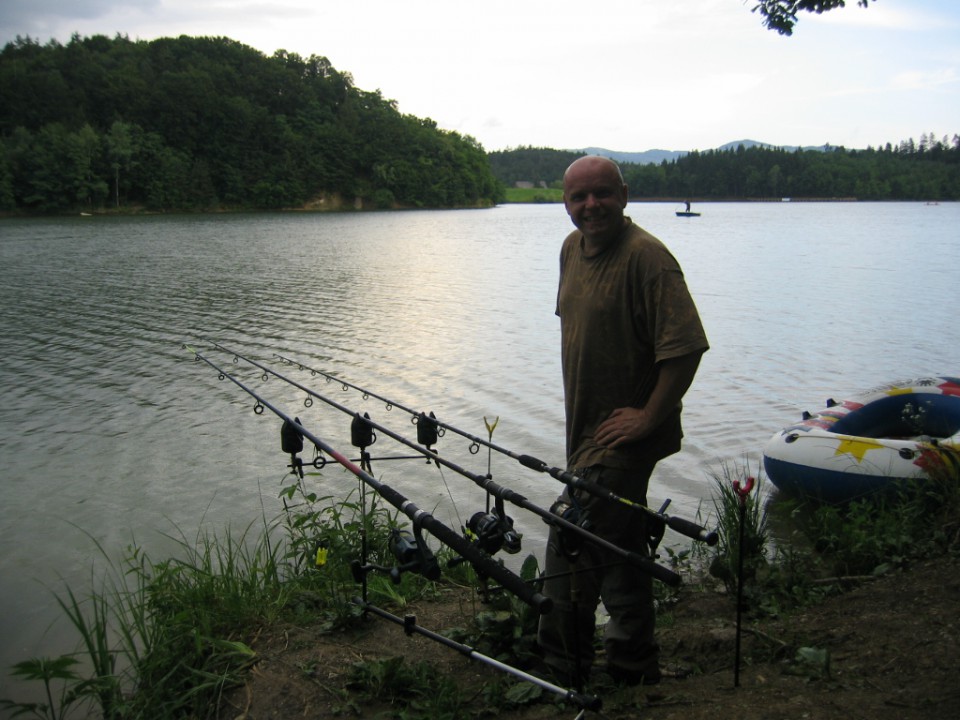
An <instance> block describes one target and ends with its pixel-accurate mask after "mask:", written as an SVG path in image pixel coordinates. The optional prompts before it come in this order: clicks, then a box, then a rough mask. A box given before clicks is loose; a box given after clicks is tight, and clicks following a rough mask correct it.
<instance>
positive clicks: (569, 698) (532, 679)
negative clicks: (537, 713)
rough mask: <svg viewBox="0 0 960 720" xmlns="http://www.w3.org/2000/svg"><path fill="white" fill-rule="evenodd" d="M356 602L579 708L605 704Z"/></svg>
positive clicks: (409, 632) (407, 618) (409, 617)
mask: <svg viewBox="0 0 960 720" xmlns="http://www.w3.org/2000/svg"><path fill="white" fill-rule="evenodd" d="M353 603H354V605H357V606H359V607H360V608H362V609H363V610H364V611H365V612H371V613H373V614H374V615H376V616H377V617H380V618H383V619H384V620H389V621H390V622H392V623H395V624H397V625H400V626H401V627H403V630H404V632H405V633H406V634H407V635H413V634H414V633H416V634H418V635H423V636H424V637H426V638H429V639H430V640H433V641H435V642H438V643H440V644H441V645H445V646H446V647H448V648H452V649H453V650H456V651H457V652H459V653H461V654H462V655H466V656H467V657H469V658H471V659H473V660H479V661H480V662H483V663H486V664H487V665H490V666H491V667H494V668H496V669H497V670H501V671H503V672H505V673H507V674H509V675H513V676H514V677H516V678H519V679H521V680H524V681H526V682H529V683H533V684H534V685H537V686H539V687H541V688H543V689H544V690H546V691H548V692H551V693H554V694H555V695H560V696H561V697H562V698H563V699H564V700H565V701H566V702H568V703H570V704H571V705H575V706H576V707H578V708H581V710H584V711H585V710H599V709H600V708H601V707H602V705H603V701H602V700H601V699H600V698H598V697H596V696H593V695H585V694H583V693H580V692H575V691H573V690H568V689H566V688H562V687H560V686H558V685H554V684H553V683H550V682H547V681H546V680H543V679H541V678H538V677H536V676H535V675H531V674H530V673H527V672H524V671H523V670H520V669H519V668H515V667H513V666H512V665H507V664H506V663H503V662H500V661H499V660H495V659H494V658H492V657H489V656H487V655H484V654H483V653H480V652H477V651H476V650H475V649H473V648H472V647H470V646H469V645H465V644H463V643H460V642H457V641H456V640H452V639H450V638H448V637H445V636H443V635H440V634H438V633H435V632H432V631H430V630H427V629H426V628H424V627H422V626H420V625H418V624H417V618H416V616H415V615H406V616H405V617H402V618H401V617H398V616H396V615H393V614H392V613H389V612H387V611H386V610H383V609H381V608H378V607H377V606H376V605H371V604H370V603H368V602H364V601H363V600H361V599H360V598H358V597H355V598H353ZM582 716H583V713H581V714H580V715H578V716H577V717H578V718H580V717H582Z"/></svg>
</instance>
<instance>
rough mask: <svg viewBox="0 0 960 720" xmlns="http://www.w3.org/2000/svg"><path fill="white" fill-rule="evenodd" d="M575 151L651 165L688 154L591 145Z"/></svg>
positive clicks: (619, 160) (680, 151) (681, 151)
mask: <svg viewBox="0 0 960 720" xmlns="http://www.w3.org/2000/svg"><path fill="white" fill-rule="evenodd" d="M574 152H581V153H585V154H587V155H601V156H603V157H608V158H610V159H611V160H616V161H617V162H624V163H636V164H637V165H651V164H658V163H661V162H663V161H664V160H666V161H668V162H669V161H671V160H676V159H677V158H681V157H683V156H684V155H686V154H687V152H688V151H687V150H645V151H643V152H621V151H618V150H607V149H606V148H598V147H589V148H580V149H578V150H575V151H574Z"/></svg>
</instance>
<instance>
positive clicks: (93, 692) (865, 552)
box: [0, 466, 960, 720]
mask: <svg viewBox="0 0 960 720" xmlns="http://www.w3.org/2000/svg"><path fill="white" fill-rule="evenodd" d="M749 475H751V472H750V468H749V467H742V468H741V467H736V466H734V467H727V466H724V467H723V468H722V469H721V471H720V472H718V473H716V474H715V475H714V486H713V502H714V510H715V512H716V518H717V520H716V528H717V531H718V534H719V538H720V540H719V542H718V544H717V545H716V547H714V548H706V547H705V546H703V545H695V546H692V547H691V549H690V550H689V551H681V552H676V551H673V552H670V553H669V555H670V561H671V562H672V563H673V564H674V565H675V566H679V567H682V569H683V570H684V573H685V574H692V573H698V572H708V573H709V576H711V577H712V578H713V579H714V581H716V582H721V583H723V584H724V585H725V586H726V587H727V588H728V590H731V591H732V590H733V589H734V588H737V587H739V586H742V587H743V589H744V591H745V593H746V595H745V598H744V599H745V601H746V602H745V606H746V607H749V608H750V612H752V613H763V614H769V615H777V614H779V613H782V612H786V611H789V609H791V608H794V607H798V606H802V605H804V604H806V603H811V602H815V601H817V600H818V599H819V598H822V597H823V596H824V595H825V594H828V593H831V592H837V591H838V587H840V585H842V582H841V580H842V578H843V577H845V576H850V575H851V574H853V575H864V574H877V573H883V572H888V571H890V570H891V569H893V568H896V567H898V566H900V565H903V564H906V563H907V562H909V561H910V560H911V559H913V558H918V557H929V556H933V555H936V554H942V553H945V552H957V551H958V550H960V483H958V481H957V478H956V477H955V476H951V475H945V476H944V477H943V478H941V479H939V480H935V481H931V482H927V483H924V484H922V485H914V486H911V487H906V488H901V489H900V490H899V491H898V492H895V493H892V494H890V495H888V496H884V497H879V498H873V499H872V500H863V501H860V502H857V503H852V504H850V505H848V506H845V507H836V506H816V505H812V504H810V503H807V502H804V501H802V500H796V501H790V502H778V506H779V510H778V513H777V515H778V517H772V516H771V514H770V513H769V512H768V508H767V507H766V505H765V503H764V500H763V498H764V497H765V493H764V492H763V489H764V488H763V478H762V477H760V476H759V474H758V475H757V478H756V479H757V487H755V488H754V489H753V491H752V492H751V493H749V494H747V495H746V496H745V497H744V498H743V503H742V504H741V497H740V496H739V495H738V494H737V493H736V491H735V490H734V482H739V483H740V484H741V485H744V484H745V481H746V478H747V477H748V476H749ZM308 478H309V476H308ZM306 482H307V481H306V480H305V479H295V480H294V481H293V482H292V483H291V484H289V485H287V486H286V487H284V488H283V490H282V491H281V493H280V497H281V499H282V502H283V511H282V512H281V513H280V515H279V516H278V517H277V518H276V519H274V520H272V521H268V520H266V519H265V518H264V519H261V520H260V521H258V522H256V523H253V524H251V525H250V526H248V527H246V528H244V529H243V530H242V531H241V532H239V533H234V532H230V531H227V532H226V533H225V534H224V536H222V537H218V536H213V535H209V534H205V533H200V534H198V535H197V536H196V537H193V538H188V537H186V536H185V535H184V534H183V533H182V532H179V531H178V532H177V533H174V534H173V535H171V536H170V537H171V538H172V539H173V540H175V542H176V543H177V546H178V548H179V550H178V552H177V553H176V554H175V557H173V558H165V559H163V560H159V561H158V560H154V559H152V558H150V557H149V556H148V555H147V554H146V553H145V551H143V549H142V548H139V547H137V546H135V545H133V546H131V547H128V548H127V550H126V552H125V553H124V555H123V557H122V559H121V560H119V561H117V562H114V561H111V560H110V559H109V554H108V553H107V552H106V551H105V550H104V549H103V548H101V547H100V546H99V545H97V547H98V549H99V551H100V555H101V556H102V557H103V559H104V561H105V567H106V570H105V572H104V573H103V576H102V577H99V578H98V577H92V578H91V588H92V589H91V590H90V591H88V592H86V593H83V594H80V593H78V592H77V591H76V590H75V589H73V588H69V587H68V588H66V589H65V590H64V591H62V593H60V594H58V595H57V596H56V600H57V602H58V604H59V607H60V609H61V611H62V612H63V614H64V616H65V617H66V618H67V619H68V621H69V623H70V625H71V626H72V628H73V630H74V631H75V632H76V635H77V638H78V647H77V650H76V652H74V653H71V654H68V655H63V656H60V657H57V658H46V657H36V658H31V659H28V660H24V661H22V662H20V663H17V664H16V665H15V666H14V667H13V668H12V670H11V673H12V674H13V675H14V676H16V677H18V678H20V679H21V680H27V681H32V682H36V683H39V684H40V685H41V686H42V688H43V697H44V700H43V701H42V702H35V703H22V702H16V701H14V700H10V699H6V700H2V701H0V708H3V709H5V710H7V711H8V712H9V713H10V715H11V717H18V716H22V717H36V718H45V719H49V720H66V719H67V718H71V717H102V718H104V719H105V720H127V719H135V718H151V719H160V720H163V719H165V718H182V717H189V718H208V717H213V716H215V714H216V711H217V707H218V702H219V698H220V696H221V694H222V693H223V692H224V691H225V690H226V689H228V688H230V687H231V686H234V685H237V684H240V683H242V681H243V678H244V676H245V673H247V672H248V670H249V669H250V667H251V666H252V664H253V663H254V661H255V659H256V658H255V656H254V653H253V651H252V650H251V649H250V648H249V647H248V646H247V645H246V644H244V642H242V640H241V638H243V637H245V633H246V632H248V631H249V628H250V627H253V626H268V625H270V624H271V623H275V622H281V621H288V620H291V619H293V620H295V621H297V622H302V623H307V622H309V623H316V624H320V625H325V626H327V627H329V628H331V629H333V628H337V627H343V626H346V625H348V624H350V623H351V622H354V621H355V620H356V619H357V618H358V617H359V616H360V614H361V610H360V608H359V607H358V606H356V605H355V604H354V603H353V602H352V601H351V598H352V597H354V596H355V595H357V594H358V593H357V589H356V588H357V583H358V579H357V576H356V575H355V573H356V567H355V565H356V563H355V561H356V559H357V558H358V557H360V556H361V553H363V554H364V556H365V557H367V559H368V562H369V563H370V564H373V565H381V566H390V565H391V564H392V563H393V562H394V561H393V560H392V558H391V549H390V544H391V538H392V537H393V536H395V533H396V531H397V530H399V529H401V528H402V527H403V526H402V524H401V523H400V522H399V520H398V512H397V511H395V510H393V509H391V508H388V507H384V506H383V504H382V501H380V500H379V498H377V497H376V496H375V495H371V496H370V497H364V496H363V494H362V491H361V492H360V493H359V494H358V495H357V496H356V497H355V496H353V495H351V496H349V497H347V498H346V499H345V500H335V499H333V498H330V497H320V496H317V495H316V494H314V493H312V492H311V491H310V490H309V489H308V487H307V485H306ZM784 520H787V521H789V523H790V525H791V528H792V529H791V532H790V533H789V534H788V535H786V536H785V537H778V538H777V539H776V541H775V542H774V541H772V540H771V526H772V524H774V523H776V522H780V523H783V522H784ZM741 521H742V522H743V526H742V530H743V533H742V536H741ZM741 537H742V540H741ZM91 541H92V542H95V541H93V540H92V539H91ZM445 552H447V554H446V555H444V553H445ZM437 554H438V559H439V560H441V564H442V565H443V566H444V567H446V562H445V561H446V560H447V559H449V558H450V557H451V556H450V555H449V553H448V551H442V550H441V551H438V553H437ZM352 565H353V566H352ZM451 573H457V577H456V581H458V582H460V583H461V584H472V585H474V586H476V584H477V581H476V578H475V576H474V575H473V572H472V570H471V569H470V567H469V565H468V564H467V563H463V564H461V565H459V566H457V567H456V568H455V569H448V570H446V571H445V574H446V576H447V578H450V576H451ZM538 573H539V568H538V566H537V562H536V559H535V558H533V557H532V556H531V557H529V558H528V559H527V562H526V563H524V566H523V569H522V571H521V574H522V576H523V577H524V579H525V580H527V581H529V582H536V578H537V576H538ZM365 577H366V591H367V593H368V599H369V601H370V602H371V603H373V604H382V605H384V606H389V607H402V606H403V605H404V604H405V603H407V602H409V601H410V600H411V599H413V598H417V597H422V596H424V595H426V594H429V593H431V592H433V591H434V590H435V587H436V586H435V585H434V584H433V583H430V582H428V581H426V580H424V579H423V578H422V577H420V576H418V575H417V574H416V573H414V572H406V573H403V574H402V575H401V576H400V577H399V578H397V580H399V582H395V581H394V580H393V579H391V578H390V577H388V576H387V575H386V574H383V573H379V572H370V573H369V574H366V575H365ZM824 578H826V579H828V582H823V580H824ZM830 578H833V579H835V580H836V581H837V582H831V581H829V580H830ZM661 592H663V591H661ZM668 604H669V603H668V602H664V603H662V607H664V608H665V607H666V606H667V605H668ZM536 619H537V618H536V614H535V612H534V611H532V610H531V609H530V608H529V607H527V606H526V605H524V604H523V603H521V602H519V601H517V600H516V599H514V598H512V596H510V595H509V594H505V593H503V594H499V595H495V596H494V597H493V599H492V602H490V603H488V604H487V605H485V606H484V611H483V612H480V613H478V614H477V617H476V619H475V622H474V624H473V627H472V628H467V629H464V630H461V631H460V633H461V635H462V637H460V638H455V639H459V640H460V641H461V642H465V643H468V644H470V645H472V646H473V647H475V648H477V649H478V650H479V651H480V652H484V653H485V654H487V655H491V656H496V657H498V658H503V659H506V660H511V659H512V660H514V661H522V660H523V658H524V657H526V656H528V655H529V653H530V652H532V650H533V643H534V637H535V630H536ZM354 683H355V685H356V688H357V689H356V692H357V693H358V696H359V697H370V698H375V699H379V700H383V701H389V702H396V703H400V704H401V705H402V706H403V707H404V708H405V710H404V711H403V716H404V717H407V718H411V719H413V718H427V717H430V718H433V717H458V716H459V715H458V713H460V712H461V711H462V708H463V703H464V702H465V699H464V698H463V697H461V696H460V694H459V693H458V690H457V688H456V686H451V685H450V684H449V683H447V681H445V680H444V679H443V678H438V677H436V676H435V673H433V672H431V671H430V669H429V668H428V667H424V666H422V664H415V665H407V664H405V663H404V662H403V661H401V660H396V661H393V660H391V661H379V660H378V661H372V662H369V661H368V662H366V663H362V664H360V665H358V666H357V667H355V668H354ZM445 683H447V684H445ZM501 691H502V688H500V689H499V690H496V689H495V690H493V691H492V693H493V694H492V696H491V697H490V698H489V700H490V702H491V703H494V701H496V700H497V698H500V700H499V701H501V702H502V701H503V698H504V697H506V696H505V695H504V694H503V692H501ZM344 702H345V706H347V707H349V706H350V705H351V704H352V700H350V699H345V701H344Z"/></svg>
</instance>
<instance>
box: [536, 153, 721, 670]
mask: <svg viewBox="0 0 960 720" xmlns="http://www.w3.org/2000/svg"><path fill="white" fill-rule="evenodd" d="M563 200H564V205H565V206H566V210H567V213H568V214H569V215H570V219H571V220H572V221H573V224H574V225H575V226H576V230H575V231H573V232H571V233H570V234H569V235H568V236H567V238H566V240H564V242H563V246H562V249H561V251H560V283H559V289H558V293H557V306H556V314H557V315H558V316H559V317H560V328H561V359H562V370H563V385H564V402H565V410H566V445H567V467H568V469H570V470H573V471H575V472H576V474H577V475H579V476H580V477H582V478H584V479H586V480H588V481H590V482H594V483H597V484H599V485H601V486H603V487H605V488H606V489H607V490H609V491H611V492H613V493H615V494H616V495H619V496H621V497H625V498H628V499H630V500H633V501H634V502H638V503H641V504H644V505H645V504H646V496H647V484H648V482H649V479H650V476H651V474H652V472H653V469H654V466H655V465H656V464H657V462H658V461H659V460H661V459H662V458H664V457H666V456H667V455H671V454H673V453H675V452H677V451H678V450H679V449H680V439H681V437H682V436H683V433H682V430H681V425H680V411H681V403H680V401H681V398H682V397H683V396H684V394H685V393H686V391H687V389H688V388H689V387H690V384H691V383H692V382H693V378H694V376H695V374H696V372H697V368H698V367H699V364H700V357H701V355H702V354H703V353H704V352H705V351H706V350H707V349H708V343H707V337H706V334H705V332H704V329H703V326H702V324H701V321H700V317H699V314H698V313H697V308H696V306H695V304H694V301H693V299H692V297H691V296H690V292H689V291H688V289H687V285H686V282H685V280H684V276H683V272H682V271H681V269H680V266H679V264H678V263H677V261H676V260H675V259H674V257H673V255H672V254H671V253H670V251H669V250H668V249H667V248H666V247H665V246H664V245H663V243H661V242H660V241H659V240H658V239H657V238H655V237H653V236H652V235H650V234H649V233H648V232H646V231H645V230H643V229H642V228H640V227H639V226H637V225H635V224H634V223H633V222H632V221H631V220H630V218H629V217H626V216H625V215H624V211H625V209H626V205H627V186H626V184H625V183H624V181H623V176H622V175H621V172H620V169H619V167H618V166H617V165H616V163H614V162H613V161H612V160H609V159H608V158H604V157H597V156H586V157H582V158H579V159H578V160H576V161H575V162H574V163H573V164H572V165H570V167H569V168H568V169H567V171H566V174H565V175H564V179H563ZM554 512H557V513H565V515H564V516H565V517H567V519H571V518H579V519H581V520H582V519H583V518H587V519H588V521H589V524H590V525H591V526H592V531H593V532H595V533H596V534H598V535H600V536H602V537H603V538H605V539H607V540H609V541H610V542H612V543H614V544H615V545H618V546H620V547H622V548H624V549H626V550H629V551H632V552H636V553H641V554H644V555H649V552H650V549H649V548H650V538H651V535H652V534H653V532H654V530H655V528H645V527H644V522H643V515H641V514H640V513H638V512H636V511H635V510H631V509H630V508H629V507H627V506H626V505H624V504H622V503H614V502H611V501H609V500H606V499H601V498H597V497H595V496H591V495H588V494H586V493H584V492H582V491H579V490H578V491H574V492H572V493H571V492H570V490H569V488H568V489H567V490H565V491H564V492H563V494H562V495H561V496H560V497H559V498H558V500H557V503H556V504H555V505H554ZM545 555H546V556H545V563H544V565H545V574H546V576H547V580H546V581H545V585H544V593H545V594H546V595H547V596H549V597H550V598H551V599H552V600H553V602H554V608H553V610H552V611H551V612H550V613H548V614H546V615H543V616H542V617H541V618H540V626H539V631H538V645H539V650H540V654H541V657H542V662H543V663H545V664H546V665H547V668H545V669H548V670H549V671H551V674H552V675H553V676H554V677H555V678H556V679H566V680H570V679H571V678H572V679H573V680H576V679H581V680H585V679H587V677H588V676H589V674H590V670H591V667H592V664H593V657H594V646H593V638H594V633H595V629H596V622H595V612H596V609H597V606H598V604H599V602H600V601H601V600H602V601H603V604H604V606H605V607H606V609H607V612H608V613H609V615H610V620H609V622H608V623H607V626H606V633H605V638H604V646H605V650H606V663H607V665H606V668H605V669H606V672H607V673H608V674H609V675H610V676H611V677H612V678H613V679H614V680H616V681H618V682H624V683H629V684H639V683H645V684H653V683H656V682H659V680H660V677H661V673H660V668H659V647H658V645H657V643H656V641H655V639H654V620H655V617H654V606H653V587H652V579H651V577H650V576H649V575H648V574H646V573H643V572H641V571H640V570H638V569H637V568H636V567H634V566H633V565H630V564H625V563H624V562H623V560H622V557H621V556H619V555H616V554H614V553H611V552H610V551H609V550H604V549H603V548H600V547H598V546H597V545H595V544H591V543H590V542H583V541H580V538H579V536H577V537H574V536H572V535H571V534H570V532H569V531H567V533H566V534H564V533H563V532H562V531H558V530H557V529H556V527H553V526H552V527H551V530H550V536H549V539H548V544H547V550H546V554H545Z"/></svg>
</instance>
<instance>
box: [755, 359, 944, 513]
mask: <svg viewBox="0 0 960 720" xmlns="http://www.w3.org/2000/svg"><path fill="white" fill-rule="evenodd" d="M763 466H764V470H765V471H766V473H767V476H768V477H769V478H770V481H771V482H772V483H773V484H774V485H775V486H776V487H777V488H778V489H780V490H782V491H784V492H787V493H790V494H794V495H801V496H807V497H813V498H815V499H818V500H821V501H823V502H828V503H841V502H847V501H850V500H853V499H856V498H860V497H864V496H867V495H870V494H872V493H875V492H877V491H881V490H885V489H889V488H891V487H895V486H897V485H902V484H903V483H904V482H905V481H906V482H909V481H917V480H919V481H922V480H924V479H930V478H931V477H936V478H944V479H947V480H948V481H950V479H951V478H952V481H956V482H960V378H957V377H947V376H939V377H924V378H917V379H913V380H907V381H903V382H895V383H890V384H887V385H883V386H881V387H878V388H873V389H871V390H868V391H866V392H864V393H861V394H859V395H856V396H854V397H853V398H851V399H849V400H844V401H843V402H835V401H834V400H832V399H831V400H828V401H827V407H826V409H825V410H822V411H821V412H818V413H814V414H811V413H809V412H805V413H803V416H802V419H801V421H800V422H799V423H797V424H795V425H790V426H788V427H786V428H784V429H783V430H781V431H780V432H778V433H776V434H775V435H774V436H773V437H772V438H770V440H769V441H768V442H767V444H766V446H765V447H764V450H763Z"/></svg>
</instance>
